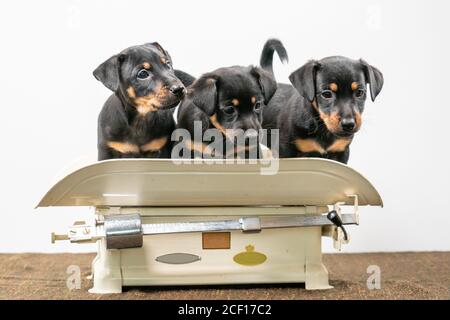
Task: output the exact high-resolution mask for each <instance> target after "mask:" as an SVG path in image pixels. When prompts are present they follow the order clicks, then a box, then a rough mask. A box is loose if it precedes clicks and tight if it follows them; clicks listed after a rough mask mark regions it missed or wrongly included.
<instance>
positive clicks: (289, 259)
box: [38, 158, 382, 293]
mask: <svg viewBox="0 0 450 320" xmlns="http://www.w3.org/2000/svg"><path fill="white" fill-rule="evenodd" d="M211 161H213V160H211ZM274 161H279V162H278V165H279V170H278V172H277V173H276V174H262V170H263V167H267V163H266V164H263V163H262V162H258V163H253V164H251V163H236V162H235V161H233V160H231V161H229V162H225V163H222V164H217V163H214V164H212V163H209V162H208V161H205V160H202V162H198V161H196V160H188V161H183V162H182V163H174V162H172V161H171V160H161V159H123V160H107V161H102V162H97V163H94V164H92V165H88V166H86V167H83V168H81V169H79V170H77V171H75V172H73V173H71V174H69V175H67V176H66V177H65V178H63V179H62V180H60V181H59V182H58V183H56V184H55V185H54V186H53V187H52V188H51V189H50V191H48V193H47V194H46V195H45V196H44V198H43V199H42V200H41V202H40V203H39V205H38V207H48V206H54V207H58V206H81V207H85V206H92V207H94V208H95V221H93V222H92V223H86V222H84V221H77V222H75V223H74V224H73V226H71V227H70V228H69V230H68V232H67V234H54V233H53V234H52V242H55V241H57V240H69V241H71V242H73V243H86V242H97V245H98V252H97V256H96V258H95V259H94V260H93V262H92V277H93V288H92V289H91V290H90V292H92V293H119V292H121V291H122V287H123V286H152V285H155V286H156V285H157V286H160V285H177V286H178V285H206V284H208V285H211V284H249V283H297V282H304V283H305V287H306V289H329V288H332V287H331V286H330V285H329V284H328V272H327V270H326V268H325V266H324V265H323V264H322V248H321V237H322V236H329V237H332V238H333V239H334V246H335V248H337V249H340V247H341V244H343V243H346V242H348V238H347V234H346V232H345V229H344V228H345V225H349V224H358V223H359V216H358V206H365V205H373V206H382V200H381V198H380V196H379V194H378V192H377V190H376V189H375V188H374V187H373V186H372V184H371V183H370V182H369V181H368V180H367V179H365V178H364V177H363V176H362V175H361V174H359V173H358V172H356V171H355V170H353V169H352V168H350V167H348V166H346V165H343V164H341V163H338V162H335V161H331V160H325V159H313V158H310V159H307V158H303V159H281V160H274ZM341 205H349V206H350V207H349V208H351V212H350V213H342V212H341V208H340V206H341Z"/></svg>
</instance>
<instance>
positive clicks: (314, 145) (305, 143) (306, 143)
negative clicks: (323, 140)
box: [295, 139, 326, 154]
mask: <svg viewBox="0 0 450 320" xmlns="http://www.w3.org/2000/svg"><path fill="white" fill-rule="evenodd" d="M295 147H296V148H297V150H298V151H300V152H305V153H309V152H319V153H321V154H324V153H326V151H325V149H324V148H323V147H322V146H321V145H320V144H319V143H318V142H317V141H316V140H314V139H296V140H295Z"/></svg>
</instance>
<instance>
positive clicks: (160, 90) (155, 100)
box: [94, 42, 185, 160]
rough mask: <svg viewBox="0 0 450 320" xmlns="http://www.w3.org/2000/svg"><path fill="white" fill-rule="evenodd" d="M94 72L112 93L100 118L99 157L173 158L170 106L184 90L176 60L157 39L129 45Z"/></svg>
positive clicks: (173, 104) (174, 104)
mask: <svg viewBox="0 0 450 320" xmlns="http://www.w3.org/2000/svg"><path fill="white" fill-rule="evenodd" d="M94 76H95V78H96V79H97V80H99V81H101V82H102V83H103V84H104V85H105V86H106V87H107V88H108V89H110V90H112V91H113V92H114V93H113V94H112V95H111V96H110V97H109V99H108V100H107V101H106V103H105V105H104V106H103V109H102V111H101V112H100V115H99V118H98V160H105V159H112V158H170V151H171V147H172V143H171V141H170V135H171V134H172V132H173V130H174V129H175V121H174V119H173V117H172V110H170V109H171V108H173V107H175V106H177V105H178V104H179V102H180V101H181V99H182V98H183V96H184V94H185V87H184V86H183V84H182V82H181V81H180V79H178V78H177V77H176V75H175V73H174V69H173V67H172V59H171V57H170V55H169V53H168V52H167V51H165V50H164V49H163V48H162V47H161V46H160V45H159V44H158V43H156V42H154V43H148V44H144V45H140V46H134V47H130V48H127V49H125V50H123V51H122V52H120V53H119V54H116V55H114V56H112V57H111V58H109V59H108V60H106V61H105V62H103V63H102V64H101V65H100V66H99V67H98V68H97V69H96V70H95V71H94Z"/></svg>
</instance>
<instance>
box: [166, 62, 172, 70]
mask: <svg viewBox="0 0 450 320" xmlns="http://www.w3.org/2000/svg"><path fill="white" fill-rule="evenodd" d="M166 66H168V67H169V68H172V61H170V60H166Z"/></svg>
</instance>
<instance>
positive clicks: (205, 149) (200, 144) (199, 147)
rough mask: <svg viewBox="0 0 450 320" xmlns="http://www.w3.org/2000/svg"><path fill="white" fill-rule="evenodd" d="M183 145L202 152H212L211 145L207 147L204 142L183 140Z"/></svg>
mask: <svg viewBox="0 0 450 320" xmlns="http://www.w3.org/2000/svg"><path fill="white" fill-rule="evenodd" d="M185 145H186V147H187V148H188V149H189V150H193V151H197V152H200V153H202V154H209V155H211V154H212V150H211V147H209V146H208V145H207V144H206V143H203V142H195V141H192V140H188V141H185Z"/></svg>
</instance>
